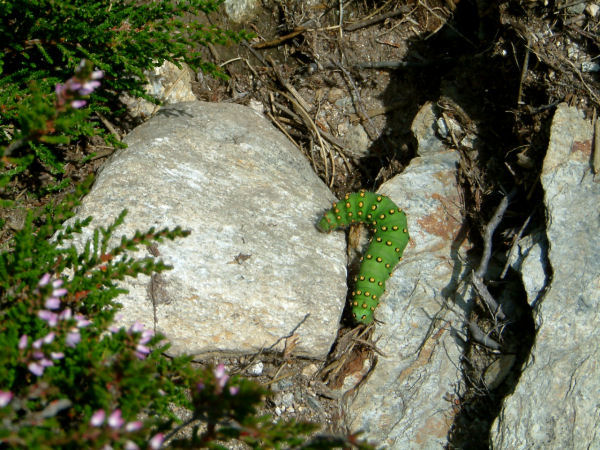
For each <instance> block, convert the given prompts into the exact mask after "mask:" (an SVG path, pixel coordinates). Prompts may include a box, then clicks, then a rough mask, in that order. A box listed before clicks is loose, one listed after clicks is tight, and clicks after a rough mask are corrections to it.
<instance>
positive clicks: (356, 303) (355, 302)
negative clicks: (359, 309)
mask: <svg viewBox="0 0 600 450" xmlns="http://www.w3.org/2000/svg"><path fill="white" fill-rule="evenodd" d="M350 303H352V306H358V302H357V301H354V302H350Z"/></svg>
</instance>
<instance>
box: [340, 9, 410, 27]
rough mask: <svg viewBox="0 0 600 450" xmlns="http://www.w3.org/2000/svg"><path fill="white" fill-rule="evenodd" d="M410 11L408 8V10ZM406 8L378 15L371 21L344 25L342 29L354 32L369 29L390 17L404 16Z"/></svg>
mask: <svg viewBox="0 0 600 450" xmlns="http://www.w3.org/2000/svg"><path fill="white" fill-rule="evenodd" d="M408 9H410V8H408ZM407 12H408V11H407V8H406V7H404V8H402V7H401V8H399V9H397V10H394V11H390V12H387V13H384V14H380V15H378V16H375V17H372V18H371V19H368V20H361V21H360V22H355V23H353V24H351V25H346V26H345V27H344V31H355V30H358V29H359V28H365V27H370V26H371V25H375V24H376V23H379V22H383V21H384V20H386V19H391V18H392V17H398V16H401V15H402V14H406V13H407Z"/></svg>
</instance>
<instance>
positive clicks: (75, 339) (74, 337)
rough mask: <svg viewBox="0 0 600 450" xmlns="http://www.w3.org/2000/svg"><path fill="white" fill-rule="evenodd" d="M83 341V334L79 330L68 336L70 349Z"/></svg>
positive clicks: (67, 342) (67, 341)
mask: <svg viewBox="0 0 600 450" xmlns="http://www.w3.org/2000/svg"><path fill="white" fill-rule="evenodd" d="M79 341H81V334H79V330H77V329H75V330H74V331H71V332H70V333H68V334H67V339H66V344H67V346H68V347H75V346H76V345H77V344H79Z"/></svg>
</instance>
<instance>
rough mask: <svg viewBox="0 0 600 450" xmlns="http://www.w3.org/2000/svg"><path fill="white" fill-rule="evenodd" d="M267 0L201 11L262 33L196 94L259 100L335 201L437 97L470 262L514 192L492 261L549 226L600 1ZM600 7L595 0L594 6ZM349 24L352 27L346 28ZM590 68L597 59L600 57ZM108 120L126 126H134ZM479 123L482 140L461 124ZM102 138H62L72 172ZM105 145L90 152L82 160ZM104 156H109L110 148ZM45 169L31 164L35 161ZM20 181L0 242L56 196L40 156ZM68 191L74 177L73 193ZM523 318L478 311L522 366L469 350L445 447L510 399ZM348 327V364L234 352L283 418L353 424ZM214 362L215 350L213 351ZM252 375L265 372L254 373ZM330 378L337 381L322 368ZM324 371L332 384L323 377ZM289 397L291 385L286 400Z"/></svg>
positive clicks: (589, 71) (476, 432)
mask: <svg viewBox="0 0 600 450" xmlns="http://www.w3.org/2000/svg"><path fill="white" fill-rule="evenodd" d="M341 3H342V5H341V6H340V2H333V1H328V0H311V1H306V2H299V1H295V0H279V1H275V0H265V1H263V4H262V5H261V6H260V7H259V8H258V10H256V11H254V13H253V15H252V17H251V18H250V19H249V20H248V21H247V22H245V23H244V24H243V26H241V25H236V24H231V23H228V22H227V21H226V17H225V15H216V14H214V15H211V16H210V17H201V18H199V20H203V21H207V22H209V23H212V24H216V25H220V26H222V27H224V28H233V29H239V28H244V29H246V30H248V31H252V32H254V33H255V34H256V37H255V38H254V39H252V40H251V41H250V42H249V43H246V44H244V45H239V46H237V45H236V46H229V47H213V46H209V47H208V48H201V49H200V51H202V52H204V54H205V57H206V59H207V60H208V61H211V62H214V63H216V64H220V65H221V66H222V67H223V69H224V71H225V72H226V73H227V74H228V76H229V79H228V80H227V81H223V80H217V79H212V78H208V77H206V76H204V77H203V76H199V77H198V79H197V81H196V82H195V84H194V86H193V88H194V92H195V94H196V95H197V97H198V98H199V99H200V100H206V101H212V102H238V103H242V104H246V105H253V106H255V105H260V106H261V107H262V108H263V109H264V111H265V113H266V114H267V115H268V117H270V119H271V120H272V121H273V123H274V124H275V125H276V126H277V127H278V128H280V129H281V130H282V131H284V132H285V133H286V134H287V135H288V136H289V138H290V139H291V140H292V141H293V142H295V144H296V145H297V146H298V148H299V149H300V150H301V151H302V152H303V153H304V154H305V155H306V156H307V158H308V159H309V160H310V161H311V164H312V165H313V167H314V169H315V171H316V172H317V173H318V174H319V176H321V178H322V179H323V180H324V181H325V182H326V183H327V184H328V185H329V186H330V187H331V189H332V191H333V192H334V193H335V194H336V195H337V196H340V195H341V194H343V193H345V192H350V191H354V190H357V189H359V188H366V189H376V188H377V187H378V186H379V185H380V184H381V183H382V182H384V181H386V180H387V179H389V178H391V177H393V176H394V175H396V174H398V173H400V172H402V170H403V168H404V167H406V165H407V164H408V163H409V162H410V160H411V158H413V157H414V156H415V152H416V141H415V139H414V137H413V135H412V132H411V130H410V126H411V123H412V120H413V118H414V117H415V114H416V113H417V111H418V110H419V109H420V108H421V107H422V106H423V104H425V103H426V102H433V103H434V104H435V105H436V107H437V108H438V111H440V112H443V113H444V114H445V116H446V117H448V118H449V119H452V120H453V121H454V122H455V123H457V124H458V128H457V135H454V134H452V135H451V136H449V137H448V138H447V144H448V147H449V148H455V149H457V150H458V151H459V153H460V155H461V163H460V167H459V171H458V179H459V182H460V186H461V189H462V192H463V199H464V203H463V205H462V208H463V211H464V215H465V217H466V218H467V228H468V235H469V239H470V240H471V241H472V242H473V244H474V245H473V247H474V249H479V250H474V251H473V255H472V257H473V260H474V261H477V259H478V258H479V256H480V253H481V248H482V243H483V240H482V236H483V231H484V229H485V226H486V224H487V222H488V221H489V220H490V218H491V216H492V215H493V212H494V210H495V208H496V206H497V205H498V203H499V202H500V200H501V199H502V198H503V197H504V196H505V195H506V193H507V192H509V191H512V192H513V195H512V200H511V202H510V204H509V207H508V210H507V212H506V214H505V216H504V217H505V220H503V222H502V224H501V228H499V229H498V230H497V232H496V233H495V236H496V239H495V240H494V242H493V250H494V256H495V257H497V258H498V259H499V264H500V265H502V264H503V260H502V258H504V256H503V255H505V254H506V253H507V249H508V248H509V247H510V245H511V242H512V239H513V237H514V236H516V235H517V233H518V231H519V230H520V229H521V227H522V226H523V224H524V223H525V222H526V221H527V220H528V221H529V222H528V225H527V226H526V227H525V228H524V230H523V233H522V234H523V235H527V234H529V233H530V232H531V231H533V230H536V229H543V228H544V226H545V222H544V220H545V217H544V211H543V208H541V207H539V205H541V203H542V198H543V197H542V196H543V192H542V189H541V186H540V184H539V176H540V171H541V167H542V163H543V157H544V155H545V151H546V147H547V143H548V139H549V128H550V123H551V120H552V115H553V112H554V109H555V106H556V105H557V104H558V103H560V102H568V103H570V104H572V105H576V106H577V107H579V108H580V109H582V110H583V111H585V112H586V114H587V115H588V117H592V116H593V115H595V110H596V108H598V107H599V106H600V80H599V77H600V76H599V73H600V72H599V71H598V70H599V67H598V64H600V60H598V59H596V60H594V57H596V56H597V55H598V53H599V52H598V50H599V45H600V33H599V28H600V25H599V24H600V16H599V13H597V12H596V15H593V14H594V8H593V7H590V6H589V5H592V4H593V3H594V2H592V1H588V2H585V1H581V2H573V1H559V0H556V1H552V0H550V1H548V0H546V1H535V0H521V1H518V0H506V1H494V0H388V1H371V0H359V1H352V0H350V1H346V2H341ZM597 4H598V3H597V2H596V5H597ZM340 23H341V24H342V26H341V27H340ZM594 63H595V64H596V65H595V66H594ZM113 126H114V127H115V128H116V129H118V130H119V131H120V132H121V133H122V134H124V133H126V132H127V131H128V130H129V129H130V128H131V127H132V126H133V124H132V123H127V122H124V121H122V122H119V121H116V119H115V123H113ZM468 133H474V134H475V135H476V137H477V139H476V145H466V144H465V143H464V141H463V140H461V137H462V135H466V134H468ZM105 145H106V144H104V143H101V142H98V141H96V140H91V141H89V142H80V143H78V144H77V145H73V146H71V147H68V148H65V157H66V159H67V160H68V161H70V163H69V165H68V173H67V174H66V176H69V177H70V178H71V180H72V183H75V182H78V181H80V180H82V179H83V178H85V176H86V175H87V174H89V173H94V172H95V171H96V170H97V169H98V168H99V167H100V166H101V164H102V163H103V161H104V160H105V156H107V154H109V153H110V151H111V149H108V150H107V148H106V147H103V146H105ZM92 152H94V153H96V154H97V155H100V156H97V157H95V158H93V159H92V160H88V161H85V162H83V158H84V157H85V156H86V155H89V154H91V153H92ZM102 155H105V156H102ZM32 170H34V169H32ZM35 170H37V171H38V172H37V173H35V174H33V173H31V174H29V175H27V174H25V176H23V177H22V178H21V179H19V183H18V184H17V185H15V186H12V192H13V193H14V195H13V197H15V198H18V199H19V207H15V208H11V209H5V210H3V211H2V217H1V218H2V219H4V220H6V223H7V226H5V227H4V229H3V230H2V232H1V234H0V243H2V242H6V240H7V239H8V238H9V237H10V236H11V235H12V234H13V233H14V231H15V230H18V229H19V228H20V227H21V226H22V221H23V217H24V215H23V211H24V210H25V209H27V208H30V207H32V206H39V205H42V204H44V203H46V202H48V201H51V200H56V199H57V198H59V197H60V196H61V195H62V194H61V193H60V192H59V193H49V194H48V195H47V196H46V197H44V198H35V197H33V196H31V195H29V194H28V192H29V190H30V189H29V188H30V187H31V184H32V183H34V184H36V187H37V184H38V183H40V180H42V181H41V182H43V180H44V179H45V178H44V177H46V178H48V179H53V178H54V177H56V175H53V174H51V173H50V171H47V170H45V169H44V168H43V167H38V168H36V169H35ZM68 190H70V187H67V188H65V189H64V190H63V191H62V192H65V191H68ZM524 302H525V301H524V299H523V305H522V306H523V308H522V309H523V314H522V317H521V322H520V323H517V324H513V325H512V326H507V327H505V329H504V330H503V331H502V332H500V331H494V328H493V327H494V323H493V321H492V320H491V318H490V317H489V315H488V314H487V313H486V310H485V309H484V308H483V307H476V308H475V309H474V311H473V317H471V319H472V320H473V321H475V322H476V323H477V324H478V325H479V326H480V328H481V329H483V330H492V333H491V336H492V337H493V338H495V339H496V340H498V341H501V342H503V343H504V344H505V346H506V347H505V348H513V347H514V346H515V343H517V342H519V343H520V344H519V347H520V349H521V350H520V351H518V352H513V353H514V355H515V363H514V365H513V369H512V372H511V373H510V375H509V376H507V377H506V379H505V381H504V382H502V383H500V385H499V386H497V387H495V389H488V387H486V386H485V384H484V383H483V382H482V381H481V380H482V379H483V378H484V374H483V371H484V368H485V367H486V366H487V365H489V363H490V362H492V361H494V360H496V359H497V358H498V355H497V354H496V353H495V352H493V351H491V350H489V349H487V348H485V346H482V345H479V344H477V343H474V342H471V343H469V345H468V349H467V352H466V354H465V366H464V371H465V374H466V378H467V380H468V391H467V393H466V394H465V395H464V396H462V397H461V398H455V399H452V401H453V402H454V403H455V405H456V408H458V409H459V410H460V413H459V414H457V419H456V422H455V424H454V426H453V427H452V430H451V433H450V436H449V448H454V447H457V448H458V447H460V448H464V447H479V446H481V445H483V446H484V447H485V446H487V445H486V444H484V443H488V441H489V429H490V426H491V423H492V421H493V420H494V419H495V417H496V416H497V414H498V411H499V408H500V405H501V403H502V398H503V397H504V396H505V395H507V394H508V393H510V392H511V390H512V388H513V387H514V384H515V383H516V381H517V380H518V375H519V370H520V366H521V364H522V362H523V361H524V360H525V359H526V357H527V354H528V352H529V349H530V347H531V342H532V339H533V335H534V330H533V322H532V319H531V318H532V312H531V311H530V309H529V307H528V306H527V305H526V303H524ZM354 332H355V330H351V329H349V328H348V327H343V328H342V329H341V330H340V339H339V340H338V346H337V347H336V348H335V350H334V352H333V353H332V356H331V358H330V361H328V363H333V362H335V361H337V362H338V365H337V367H338V369H337V372H336V373H335V374H334V375H332V374H331V371H330V372H323V371H319V370H318V369H319V368H320V367H319V366H318V365H317V364H316V363H315V362H311V361H304V360H297V359H294V358H292V357H290V356H289V354H283V355H275V356H273V355H271V356H265V355H258V356H255V357H252V358H250V357H248V358H240V359H233V360H229V361H224V362H226V363H229V367H231V368H232V369H233V370H234V371H235V370H238V371H239V372H240V373H242V374H246V375H247V374H249V373H250V372H252V370H255V369H252V367H254V365H255V364H256V363H257V362H258V361H261V362H262V363H263V364H264V367H263V369H262V372H261V374H260V375H256V378H257V379H258V380H260V381H262V382H264V383H266V384H267V385H268V386H269V387H271V388H273V389H274V390H275V396H274V397H273V398H272V399H271V400H269V401H268V404H267V411H269V412H271V413H272V414H274V416H275V417H280V418H297V419H300V420H311V421H319V422H321V423H325V424H326V430H325V431H328V432H332V433H334V432H335V433H340V432H341V433H347V432H348V431H349V430H348V429H347V426H346V423H345V420H344V419H345V417H344V410H343V406H342V405H343V402H342V398H341V396H340V394H339V393H338V391H334V390H333V389H332V387H333V386H334V385H335V384H336V383H338V384H339V383H340V380H341V379H342V380H343V374H344V373H350V372H352V371H353V370H354V369H353V367H355V366H356V360H357V355H359V356H358V359H359V360H360V361H361V362H362V361H364V360H368V359H369V358H370V357H371V356H369V355H372V354H373V349H372V348H368V347H365V346H364V345H357V344H356V342H355V341H352V339H344V336H346V335H347V334H348V333H354ZM205 362H206V361H205ZM255 373H257V372H256V370H255ZM327 377H329V378H327ZM328 382H329V385H328V384H327V383H328ZM289 393H292V394H293V396H292V397H289V395H288V396H287V397H286V394H289Z"/></svg>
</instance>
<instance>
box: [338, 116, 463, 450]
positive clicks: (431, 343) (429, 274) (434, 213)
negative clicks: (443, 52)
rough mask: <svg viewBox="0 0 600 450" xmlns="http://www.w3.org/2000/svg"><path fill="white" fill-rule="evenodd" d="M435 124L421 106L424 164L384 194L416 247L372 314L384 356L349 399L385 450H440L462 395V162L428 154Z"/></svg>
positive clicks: (418, 124)
mask: <svg viewBox="0 0 600 450" xmlns="http://www.w3.org/2000/svg"><path fill="white" fill-rule="evenodd" d="M434 119H435V117H434V113H433V110H432V107H431V105H430V104H427V105H425V106H424V107H423V109H422V110H421V111H420V112H419V113H418V114H417V117H416V118H415V121H414V123H413V132H414V133H415V135H416V136H417V139H418V141H419V157H417V158H414V159H413V160H412V161H411V162H410V164H409V166H408V167H407V168H406V169H405V170H404V172H402V173H401V174H400V175H397V176H396V177H394V178H392V179H391V180H389V181H387V182H386V183H384V184H383V185H382V186H381V187H380V189H378V192H380V193H383V194H386V195H388V196H389V197H390V198H391V199H392V200H394V202H395V203H396V204H397V205H398V206H399V207H400V208H402V209H403V210H404V211H405V212H406V215H407V218H408V228H409V233H410V238H411V239H410V242H409V244H408V246H407V247H406V249H405V251H404V255H403V259H402V261H400V263H399V264H398V266H397V267H396V269H395V271H394V273H393V275H392V277H391V278H390V280H388V282H387V284H386V288H387V292H386V294H385V295H384V296H383V297H382V299H381V303H380V305H379V307H378V308H377V310H376V312H375V316H376V318H377V319H378V320H380V321H382V322H383V323H379V324H377V327H376V329H375V334H374V337H373V340H374V341H375V342H376V345H377V348H378V349H379V350H380V351H381V352H382V353H383V355H382V356H378V358H377V364H376V365H375V367H374V368H373V369H372V371H371V373H370V376H369V377H368V379H367V380H366V382H365V383H363V384H362V385H361V386H360V388H359V390H358V394H356V395H355V396H354V397H353V398H352V400H351V401H350V404H349V409H348V419H349V422H350V425H351V428H352V430H353V431H358V430H363V431H364V432H365V434H364V437H366V438H368V439H369V440H372V441H374V442H377V443H378V444H380V445H383V446H385V448H393V449H407V448H419V449H421V448H435V449H439V448H443V447H444V445H446V444H447V436H448V431H449V429H450V427H451V425H452V423H453V418H454V414H455V412H454V409H453V406H454V405H453V404H452V402H451V401H450V399H451V398H452V397H453V396H454V395H455V394H459V393H460V391H461V389H462V388H461V386H462V383H461V380H462V374H461V371H460V367H461V364H460V358H461V355H462V351H463V349H462V345H461V342H462V341H461V340H460V339H457V336H456V333H457V332H460V330H461V329H462V326H463V322H464V318H465V314H466V304H465V303H464V301H459V302H458V304H455V303H454V300H455V298H454V292H455V290H456V282H457V280H458V277H459V276H461V275H464V271H465V270H466V268H465V267H464V266H461V260H462V258H464V254H463V250H464V249H463V250H461V247H462V246H463V245H464V244H466V242H465V241H464V236H461V233H460V231H461V227H462V215H461V210H460V196H459V189H458V186H457V183H456V164H457V162H458V155H457V153H456V152H454V151H446V150H443V146H441V145H438V146H437V147H435V148H437V149H438V151H432V145H430V144H431V140H432V139H436V138H435V137H434V136H433V135H432V134H430V133H429V131H426V132H423V130H432V126H433V124H434V122H435V120H434ZM459 255H461V256H460V257H459ZM463 295H464V293H463ZM459 300H460V297H459Z"/></svg>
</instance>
